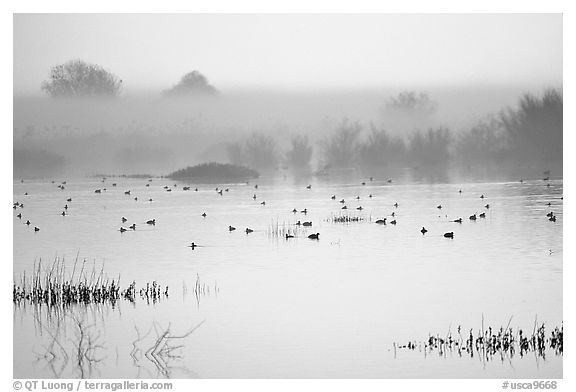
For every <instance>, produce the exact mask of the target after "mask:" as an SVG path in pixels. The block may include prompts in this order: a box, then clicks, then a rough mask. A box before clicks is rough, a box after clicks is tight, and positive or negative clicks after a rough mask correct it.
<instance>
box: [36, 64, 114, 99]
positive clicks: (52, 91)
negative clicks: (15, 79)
mask: <svg viewBox="0 0 576 392" xmlns="http://www.w3.org/2000/svg"><path fill="white" fill-rule="evenodd" d="M121 87H122V80H120V79H119V78H118V77H117V76H116V75H114V74H113V73H110V72H108V71H106V70H105V69H104V68H102V67H101V66H99V65H96V64H90V63H87V62H85V61H82V60H71V61H68V62H67V63H64V64H60V65H56V66H54V67H52V68H51V70H50V79H49V80H47V81H44V82H43V83H42V86H41V88H42V90H44V91H45V92H46V93H47V94H48V95H50V96H52V97H115V96H117V95H118V94H119V93H120V90H121Z"/></svg>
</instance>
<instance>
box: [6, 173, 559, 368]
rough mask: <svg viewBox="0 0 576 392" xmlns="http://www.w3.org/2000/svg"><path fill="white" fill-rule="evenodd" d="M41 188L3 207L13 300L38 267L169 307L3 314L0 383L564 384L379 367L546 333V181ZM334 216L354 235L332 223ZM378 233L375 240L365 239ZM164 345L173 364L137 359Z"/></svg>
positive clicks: (549, 250) (127, 305)
mask: <svg viewBox="0 0 576 392" xmlns="http://www.w3.org/2000/svg"><path fill="white" fill-rule="evenodd" d="M54 180H55V182H54V183H52V182H51V181H50V180H43V181H41V180H31V179H30V180H29V179H24V182H20V181H19V180H18V181H15V182H14V185H13V193H14V196H13V197H14V202H21V203H23V204H24V208H17V209H16V210H14V221H13V233H14V251H13V253H14V259H13V269H14V272H13V273H14V281H15V282H16V284H18V282H19V281H20V278H21V276H22V275H23V274H24V272H26V274H28V275H29V274H30V273H31V272H32V271H33V270H34V266H35V265H36V266H38V263H39V261H40V260H41V261H42V264H41V266H42V267H41V268H49V267H50V266H51V265H52V264H53V262H54V260H56V259H59V260H62V259H63V260H64V263H65V265H66V271H67V273H70V272H71V271H72V270H73V269H74V264H75V260H76V259H77V260H78V261H77V262H76V263H77V266H76V271H77V270H78V269H79V268H80V265H82V264H83V265H84V270H85V271H92V270H94V271H96V273H97V274H99V273H100V271H104V273H105V274H106V276H108V278H109V279H117V278H118V276H120V283H121V285H123V286H127V285H128V284H129V283H130V282H132V281H135V282H136V288H137V289H140V288H141V287H142V286H145V285H146V283H148V282H152V281H156V282H158V283H159V284H160V285H161V286H162V287H163V288H164V286H166V285H168V287H169V291H168V292H169V295H168V297H167V298H166V297H164V296H161V298H160V299H159V300H158V301H149V303H148V301H146V300H145V299H140V298H139V297H138V298H137V299H136V300H135V301H134V302H133V303H132V302H130V301H124V300H119V301H117V302H116V303H114V304H110V303H105V304H96V303H91V304H89V305H72V306H70V307H68V308H66V309H52V310H50V309H48V308H47V307H46V306H41V305H32V304H25V303H24V304H19V305H16V304H15V305H14V313H13V326H14V377H15V378H54V377H63V378H74V377H94V378H136V377H143V378H156V377H176V378H190V377H201V378H537V379H542V378H560V377H562V360H563V358H562V355H557V354H554V353H553V352H548V353H547V355H546V356H545V358H544V357H540V356H537V355H535V354H534V353H529V354H528V355H523V356H520V355H518V353H516V355H514V356H511V357H502V358H501V357H500V356H498V357H496V356H495V357H493V358H492V359H491V360H488V361H486V360H483V358H480V357H479V356H477V355H475V356H473V357H470V356H469V355H466V354H463V355H459V354H458V353H457V352H448V353H443V354H439V353H437V352H428V351H427V350H426V349H425V348H423V347H420V346H419V348H417V349H415V350H406V349H398V350H397V349H395V346H398V345H404V344H406V343H407V342H409V341H416V342H424V341H425V340H426V339H427V338H428V336H429V334H431V335H441V336H444V335H446V334H447V333H448V332H449V331H450V332H451V333H452V334H456V333H457V332H456V331H457V328H458V326H461V328H462V331H463V332H462V335H465V334H467V333H468V331H469V330H470V329H473V330H474V331H475V333H476V331H478V330H479V329H481V328H487V326H492V327H493V328H500V327H501V326H503V327H506V326H507V325H510V326H511V327H514V328H522V329H523V330H525V331H528V332H530V333H531V332H532V330H533V328H534V324H535V320H537V323H545V325H546V327H547V328H548V329H547V333H548V331H549V330H550V329H551V328H553V327H555V326H561V325H562V321H563V314H562V301H563V298H562V253H563V248H562V237H563V232H562V223H563V215H562V212H563V200H562V194H563V181H562V178H552V179H550V180H549V181H543V180H542V179H541V178H540V176H539V175H535V176H533V178H531V179H526V180H525V181H524V182H522V183H521V182H520V181H518V179H514V180H512V179H510V180H502V181H500V180H499V181H488V180H470V179H461V180H459V181H452V180H451V181H440V182H431V183H428V182H426V181H415V180H413V179H410V178H394V179H393V181H392V182H388V181H387V180H388V179H387V178H375V179H374V180H373V181H370V179H369V178H368V177H364V176H360V175H358V176H354V175H351V176H342V177H337V178H334V177H332V176H330V177H309V178H297V179H296V178H294V177H292V176H290V175H288V176H282V175H276V176H270V177H265V178H261V179H258V180H252V181H250V182H249V183H241V184H186V183H183V182H180V181H178V182H175V181H174V180H169V179H165V178H153V179H152V181H148V179H131V178H122V177H115V178H113V177H109V178H107V179H106V180H104V181H103V180H102V179H101V178H67V179H64V178H62V179H54ZM64 180H66V184H65V185H63V186H64V188H65V189H63V190H62V189H60V188H58V187H57V185H59V184H60V183H61V182H62V181H64ZM362 182H365V185H362ZM112 183H117V186H112ZM146 184H149V186H146ZM256 184H257V185H258V188H257V189H256V188H255V185H256ZM186 185H188V186H190V187H191V189H190V190H188V191H185V190H183V187H184V186H186ZM308 185H311V186H310V189H308V187H307V186H308ZM165 186H167V187H169V189H171V191H167V189H166V188H165ZM196 187H197V188H198V191H195V188H196ZM216 187H218V188H219V189H223V192H222V195H220V194H219V193H217V192H216V190H215V188H216ZM103 188H106V190H105V191H104V190H102V191H101V193H95V190H96V189H103ZM226 189H228V191H226ZM128 190H130V195H126V194H125V192H126V191H128ZM460 190H461V191H462V192H459V191H460ZM26 192H27V193H28V195H25V193H26ZM254 195H256V199H254V198H253V196H254ZM332 195H334V196H335V199H334V200H333V199H332V198H331V196H332ZM370 195H372V197H369V196H370ZM481 195H484V196H485V197H484V198H481ZM135 197H137V198H138V200H134V198H135ZM357 197H359V199H357ZM68 198H71V199H72V201H71V202H67V201H66V200H67V199H68ZM150 198H151V199H152V200H153V201H151V202H150V201H149V199H150ZM341 199H344V201H345V202H344V203H340V200H341ZM262 202H265V205H263V204H261V203H262ZM395 203H397V204H398V206H397V207H395ZM548 203H550V206H548ZM65 204H67V205H68V207H69V208H68V210H67V211H66V215H65V216H62V211H64V209H63V207H64V205H65ZM486 204H489V208H485V205H486ZM344 205H346V206H347V208H348V209H347V210H342V207H343V206H344ZM439 205H441V207H442V208H441V209H439V208H437V207H438V206H439ZM359 206H361V207H362V210H358V209H357V207H359ZM293 209H296V210H297V211H298V212H297V213H293V212H292V210H293ZM304 209H306V210H307V214H304V213H301V212H300V211H302V210H304ZM550 211H553V212H554V214H555V216H557V221H556V222H551V221H549V219H548V218H547V216H546V214H547V213H548V212H550ZM17 213H21V214H22V219H18V218H17V217H16V214H17ZM203 213H205V214H206V217H203V216H202V214H203ZM392 213H394V217H392V215H391V214H392ZM480 213H485V218H480V217H478V218H477V220H476V221H471V220H470V219H469V216H470V215H472V214H480ZM341 216H349V217H354V218H355V219H358V221H353V222H348V223H342V222H334V218H336V217H341ZM122 217H126V219H127V221H126V222H125V223H122V221H121V218H122ZM460 217H461V218H463V222H462V223H461V224H460V223H455V222H452V220H454V219H456V218H460ZM383 218H387V224H386V225H380V224H376V223H375V221H376V220H378V219H383ZM28 219H29V220H30V222H31V225H30V226H27V225H25V224H24V222H25V221H26V220H28ZM151 219H155V223H156V224H155V225H149V224H146V222H147V221H148V220H151ZM394 219H395V220H396V222H397V224H396V225H393V224H390V221H392V220H394ZM299 220H300V221H301V222H304V221H311V222H312V227H303V226H296V225H295V223H296V222H297V221H299ZM133 223H135V224H136V229H135V230H131V229H128V231H126V232H123V233H121V232H120V231H119V229H120V227H121V226H122V227H125V228H128V226H129V225H131V224H133ZM34 226H37V227H38V228H39V229H40V230H39V231H38V232H35V231H34V229H33V228H34ZM229 226H234V227H236V230H234V231H229ZM422 227H425V228H426V229H427V230H428V232H427V233H426V234H422V233H421V232H420V230H421V228H422ZM246 228H250V229H252V230H254V231H253V232H251V233H248V234H247V233H246V232H245V229H246ZM287 230H289V231H290V233H293V234H295V238H289V239H286V238H285V236H284V234H285V232H286V231H287ZM446 232H453V233H454V238H453V239H450V238H445V237H444V235H443V234H444V233H446ZM312 233H320V238H319V240H311V239H308V235H309V234H312ZM191 242H194V243H195V244H197V245H199V246H198V247H195V248H191V247H189V245H190V244H191ZM84 260H85V261H84ZM76 273H78V272H76ZM197 281H198V283H199V284H200V287H201V290H200V291H198V292H195V285H196V283H197ZM200 323H202V324H201V325H199V324H200ZM79 325H81V326H82V329H84V334H83V335H82V334H80V328H79V327H78V326H79ZM198 325H199V326H198ZM196 326H198V328H197V329H195V330H194V331H193V332H191V333H190V334H189V335H187V336H182V335H186V333H187V332H189V331H190V330H191V329H192V328H194V327H196ZM168 328H169V331H170V333H171V334H172V335H173V336H174V337H175V338H174V339H172V340H171V341H170V343H169V344H171V345H173V346H167V347H170V349H167V350H166V351H165V352H164V353H163V355H150V354H151V352H149V351H148V350H149V349H150V348H151V347H153V346H154V345H155V344H156V342H158V340H157V339H158V336H161V335H162V333H163V331H164V332H166V330H167V329H168ZM139 335H140V339H139V338H138V336H139ZM177 337H181V338H180V339H178V338H177ZM80 341H82V342H84V343H85V342H89V343H90V344H89V345H88V346H85V347H88V348H89V350H90V351H89V352H87V354H86V356H85V359H84V360H82V361H80V362H81V363H80V362H79V361H78V359H77V358H75V357H74V355H73V350H74V347H78V346H79V345H80V346H81V345H82V344H84V343H79V342H80ZM177 346H178V347H177ZM172 348H173V350H172ZM64 353H67V354H64Z"/></svg>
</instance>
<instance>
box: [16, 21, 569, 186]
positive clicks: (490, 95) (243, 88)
mask: <svg viewBox="0 0 576 392" xmlns="http://www.w3.org/2000/svg"><path fill="white" fill-rule="evenodd" d="M86 75H90V76H89V77H88V76H86ZM550 89H553V91H555V94H548V93H547V92H550V91H552V90H550ZM526 94H528V95H526ZM546 94H548V95H546ZM545 97H549V98H550V99H548V100H546V99H545ZM558 97H559V98H558ZM561 97H562V16H561V15H559V14H534V15H521V14H507V15H489V14H477V15H456V14H454V15H448V14H444V15H120V14H118V15H106V14H92V15H80V14H67V15H64V14H53V15H41V14H38V15H32V14H26V15H24V14H17V15H15V17H14V175H15V176H16V177H19V176H35V177H37V176H41V177H42V176H47V177H50V176H56V175H72V174H74V175H93V174H134V173H149V174H154V175H161V174H166V173H169V172H171V171H174V170H177V169H180V168H182V167H184V166H188V165H195V164H199V163H202V162H208V161H216V162H224V163H226V162H230V163H234V164H238V165H244V166H248V167H251V168H253V169H257V170H259V171H261V172H269V171H275V170H290V169H294V168H298V169H299V170H304V169H305V170H308V171H310V172H317V173H321V172H324V171H326V170H329V169H334V168H362V167H372V168H377V169H378V170H387V169H389V168H392V167H409V168H414V167H434V168H436V169H435V170H441V169H440V167H446V166H457V165H460V166H463V167H469V168H470V167H477V166H487V165H495V164H498V165H503V164H506V165H518V166H526V165H528V166H531V165H533V166H537V167H540V166H547V165H550V164H551V162H552V163H554V164H555V165H556V166H558V165H559V166H560V167H561V162H562V151H561V147H562V98H561ZM523 102H524V104H523ZM560 170H561V169H560Z"/></svg>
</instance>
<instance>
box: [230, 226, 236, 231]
mask: <svg viewBox="0 0 576 392" xmlns="http://www.w3.org/2000/svg"><path fill="white" fill-rule="evenodd" d="M234 230H236V228H235V227H232V226H228V231H234Z"/></svg>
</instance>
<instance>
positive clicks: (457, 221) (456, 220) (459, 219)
mask: <svg viewBox="0 0 576 392" xmlns="http://www.w3.org/2000/svg"><path fill="white" fill-rule="evenodd" d="M452 222H456V223H462V218H458V219H454V220H453V221H452Z"/></svg>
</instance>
